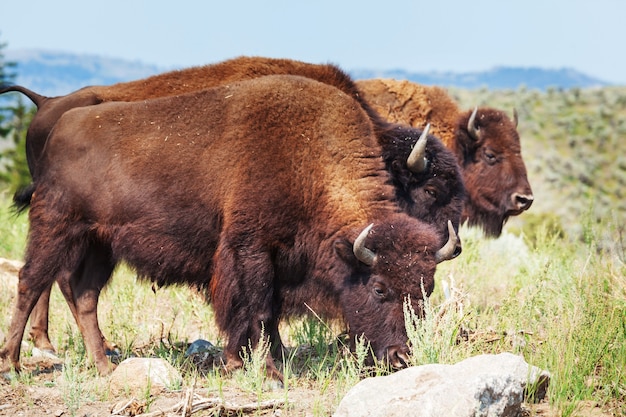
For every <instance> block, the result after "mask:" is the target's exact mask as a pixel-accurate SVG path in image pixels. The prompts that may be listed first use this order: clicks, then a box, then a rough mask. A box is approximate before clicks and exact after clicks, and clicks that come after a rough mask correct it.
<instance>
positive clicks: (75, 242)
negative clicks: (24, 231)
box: [0, 76, 455, 378]
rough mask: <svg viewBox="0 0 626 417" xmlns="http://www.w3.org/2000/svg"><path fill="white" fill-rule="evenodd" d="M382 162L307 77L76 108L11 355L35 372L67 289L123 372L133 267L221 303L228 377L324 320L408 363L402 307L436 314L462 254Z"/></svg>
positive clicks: (54, 159)
mask: <svg viewBox="0 0 626 417" xmlns="http://www.w3.org/2000/svg"><path fill="white" fill-rule="evenodd" d="M381 152H382V151H381V149H380V145H379V143H378V140H377V138H376V136H375V132H374V126H373V124H372V122H371V119H370V118H369V117H368V115H367V114H366V113H365V112H364V110H363V108H362V107H361V106H360V105H359V103H358V102H356V101H355V100H354V99H352V98H351V97H349V96H348V95H346V94H343V93H342V92H341V91H339V90H338V89H336V88H335V87H331V86H329V85H327V84H323V83H319V82H317V81H314V80H311V79H308V78H304V77H299V76H266V77H261V78H257V79H253V80H248V81H243V82H240V83H233V84H230V85H227V86H221V87H215V88H213V89H210V90H205V91H200V92H195V93H190V94H188V95H181V96H176V97H167V98H162V99H154V100H146V101H142V102H133V103H123V102H114V103H105V104H101V105H98V106H89V107H82V108H76V109H73V110H70V111H68V112H66V113H65V114H64V115H63V116H62V117H61V118H60V119H59V121H58V122H57V123H56V124H55V126H54V129H53V130H52V132H51V133H50V136H49V138H48V141H47V143H46V148H45V150H44V152H43V153H42V155H41V158H40V160H39V161H38V164H39V167H38V175H37V178H35V179H34V193H33V194H32V196H31V207H30V212H29V220H30V233H29V236H28V244H27V248H26V254H25V264H24V267H23V268H22V269H21V271H20V274H19V285H18V286H19V291H18V294H17V298H16V304H15V309H14V313H13V317H12V321H11V328H10V330H9V332H8V334H7V342H6V345H5V347H4V348H3V350H2V351H1V352H0V356H1V357H3V358H5V359H6V360H7V362H8V363H6V366H13V367H15V368H16V369H19V354H20V344H21V339H22V337H23V333H24V329H25V326H26V322H27V320H28V317H29V314H30V312H31V310H32V309H33V307H34V305H35V303H36V302H37V300H38V299H39V297H40V296H41V294H42V292H43V291H44V290H46V289H47V288H49V287H50V285H51V284H52V282H53V281H55V280H56V281H57V282H58V283H59V286H60V288H61V290H62V292H63V294H64V296H65V297H66V299H67V300H68V304H69V305H70V308H72V312H73V313H74V316H75V318H76V321H77V323H78V326H79V328H80V330H81V333H82V335H83V337H84V340H85V345H86V347H87V351H88V352H89V353H90V355H91V356H92V358H93V359H94V361H95V363H96V366H97V369H98V370H99V372H101V373H103V374H106V373H108V372H109V371H110V369H111V365H110V363H109V362H108V360H107V358H106V356H105V352H104V347H103V340H102V334H101V332H100V330H99V327H98V321H97V304H98V296H99V293H100V291H101V289H102V288H103V287H104V286H105V285H106V283H107V281H108V280H109V278H110V276H111V273H112V271H113V269H114V268H115V266H116V265H117V264H118V263H119V262H121V261H125V262H126V263H128V264H129V265H131V266H132V267H133V268H134V269H135V270H136V271H137V273H138V275H139V276H141V277H144V278H145V279H148V280H151V281H152V282H155V283H157V284H158V285H170V284H179V283H183V284H188V285H195V286H198V287H201V288H208V289H209V290H210V293H211V299H212V303H213V306H214V310H215V316H216V321H217V324H218V326H219V328H220V329H221V331H223V332H224V334H225V335H226V336H227V344H226V346H225V357H226V367H227V369H233V368H237V367H239V366H241V364H242V362H241V356H240V352H241V350H242V349H245V348H246V347H247V346H249V344H251V345H252V347H254V346H255V345H256V343H257V342H258V341H259V340H260V338H261V337H263V334H265V335H267V337H268V338H269V341H270V343H272V344H274V345H275V344H277V343H279V339H278V324H279V321H280V320H281V319H283V318H286V317H291V316H297V315H301V314H306V313H308V308H309V307H310V308H311V309H313V310H314V311H315V312H316V313H317V314H319V315H321V316H323V317H329V318H340V319H343V320H345V322H346V324H347V326H348V328H349V334H350V336H351V340H352V341H353V342H354V341H355V340H356V338H357V337H359V336H363V337H365V339H366V340H367V341H368V342H369V343H370V345H371V348H372V352H373V354H374V355H375V357H377V358H379V359H386V360H388V361H389V363H390V364H391V365H392V366H395V367H402V366H404V365H405V364H406V359H407V352H408V347H407V345H406V339H407V336H406V331H405V329H404V319H403V303H404V302H405V301H406V300H410V301H411V303H412V304H413V308H415V309H416V310H417V311H419V310H420V305H421V304H420V300H423V298H424V297H426V296H428V295H430V293H431V292H432V290H433V287H434V281H433V275H434V272H435V268H436V264H437V262H439V261H441V260H443V259H447V258H449V257H450V256H451V253H452V251H453V250H454V246H455V245H454V242H448V244H446V245H445V246H444V247H443V248H441V249H438V248H440V246H442V245H441V244H442V242H441V236H440V235H439V234H438V233H437V231H436V230H435V228H434V227H432V226H431V225H429V224H427V223H424V222H422V221H420V220H417V219H415V218H413V217H410V216H408V215H407V214H405V213H403V212H402V211H401V210H400V209H399V207H398V204H397V202H396V198H395V193H394V189H393V187H392V186H391V185H390V181H389V173H388V171H387V170H386V169H385V166H384V163H383V161H382V159H381V158H380V155H381ZM103 178H106V181H103ZM368 225H370V226H368ZM451 235H453V233H451ZM422 291H424V292H425V293H423V292H422ZM267 367H268V370H269V373H270V375H273V376H275V377H278V378H280V373H279V371H278V370H277V369H276V367H275V365H274V362H273V360H272V358H271V357H270V356H268V358H267Z"/></svg>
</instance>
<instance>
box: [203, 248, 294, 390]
mask: <svg viewBox="0 0 626 417" xmlns="http://www.w3.org/2000/svg"><path fill="white" fill-rule="evenodd" d="M244 240H245V239H244ZM233 241H239V242H241V239H233ZM214 260H215V273H214V275H213V278H212V282H211V299H212V300H213V308H214V310H215V317H216V320H217V324H218V326H219V327H220V330H222V331H223V332H224V333H225V334H226V336H227V338H228V342H227V344H226V347H225V349H224V353H225V357H226V370H227V371H231V370H234V369H237V368H241V367H242V366H243V360H242V356H241V355H242V352H243V351H246V350H249V348H252V349H255V348H256V347H257V346H258V343H259V341H260V340H261V337H264V338H267V339H269V342H270V344H271V345H274V344H276V341H275V340H271V338H273V337H276V335H277V334H278V329H277V322H278V319H277V317H276V315H275V314H276V306H274V305H273V301H274V300H273V298H274V288H273V286H274V269H273V265H272V262H271V257H270V254H269V253H268V252H267V251H264V250H263V249H262V248H256V249H255V248H254V247H253V245H245V244H241V243H240V244H239V245H237V246H234V245H229V244H228V238H224V237H223V238H222V241H221V242H220V244H219V246H218V248H217V251H216V253H215V257H214ZM278 342H279V343H280V340H279V341H278ZM265 362H266V370H267V373H268V376H269V377H271V378H273V379H278V380H280V381H282V379H283V376H282V374H281V373H280V371H278V369H277V368H276V365H275V363H274V360H273V359H272V356H271V354H270V353H269V352H268V354H267V357H266V360H265Z"/></svg>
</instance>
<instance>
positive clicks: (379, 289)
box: [374, 283, 387, 298]
mask: <svg viewBox="0 0 626 417" xmlns="http://www.w3.org/2000/svg"><path fill="white" fill-rule="evenodd" d="M374 294H375V295H376V296H377V297H379V298H384V297H385V295H387V289H386V288H385V286H384V285H382V284H378V283H376V284H374Z"/></svg>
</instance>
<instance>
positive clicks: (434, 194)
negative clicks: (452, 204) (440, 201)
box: [424, 188, 437, 199]
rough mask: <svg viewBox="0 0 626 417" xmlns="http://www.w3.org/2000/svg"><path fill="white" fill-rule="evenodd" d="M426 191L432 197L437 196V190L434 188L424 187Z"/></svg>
mask: <svg viewBox="0 0 626 417" xmlns="http://www.w3.org/2000/svg"><path fill="white" fill-rule="evenodd" d="M424 192H425V193H426V194H428V195H429V196H431V197H432V198H435V199H436V198H437V191H436V190H435V189H434V188H424Z"/></svg>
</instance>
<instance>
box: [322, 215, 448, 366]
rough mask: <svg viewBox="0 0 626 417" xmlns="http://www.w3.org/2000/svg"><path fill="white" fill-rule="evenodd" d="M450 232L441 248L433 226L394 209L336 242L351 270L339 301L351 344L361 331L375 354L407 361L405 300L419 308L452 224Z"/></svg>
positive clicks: (398, 363) (430, 287)
mask: <svg viewBox="0 0 626 417" xmlns="http://www.w3.org/2000/svg"><path fill="white" fill-rule="evenodd" d="M450 234H451V239H450V241H449V242H448V244H446V245H444V247H442V248H439V244H438V243H439V235H438V233H437V231H436V230H435V229H434V228H433V227H432V226H430V225H428V224H426V223H423V222H420V221H418V220H415V219H411V218H409V217H407V216H405V215H403V214H398V215H396V216H393V217H392V219H390V221H385V222H384V223H381V224H374V225H370V226H368V227H367V228H365V229H364V230H363V231H362V232H361V233H360V235H359V236H358V237H357V238H356V240H355V241H354V244H353V245H350V243H349V242H347V241H343V240H339V241H337V242H335V249H336V251H337V253H338V254H339V256H340V257H341V258H342V259H343V260H344V261H345V262H346V263H348V264H349V265H350V266H351V268H350V270H351V271H352V273H351V275H350V276H349V277H348V278H347V279H346V280H345V282H344V283H343V284H342V289H341V291H340V294H341V295H340V300H339V301H340V304H341V309H342V310H343V311H342V314H343V316H344V319H345V320H346V323H347V324H348V327H349V333H350V339H351V341H352V343H353V344H354V343H355V341H356V340H357V339H358V338H360V337H364V338H365V340H366V341H367V342H368V343H369V344H370V347H371V351H372V353H373V354H374V356H375V357H376V358H377V359H381V360H386V361H387V362H388V363H389V364H390V365H391V366H393V367H395V368H403V367H405V366H406V365H407V362H408V354H409V348H408V346H407V334H406V329H405V321H404V310H403V305H404V302H405V300H407V299H410V300H411V302H412V303H413V308H414V309H415V311H420V310H421V302H423V300H424V297H428V296H429V295H430V294H431V293H432V291H433V289H434V286H435V282H434V274H435V267H436V264H437V263H438V262H441V261H442V260H445V259H450V257H451V256H452V254H453V252H454V249H455V246H456V242H455V241H454V239H455V238H456V235H455V234H454V229H453V228H452V226H450Z"/></svg>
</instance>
